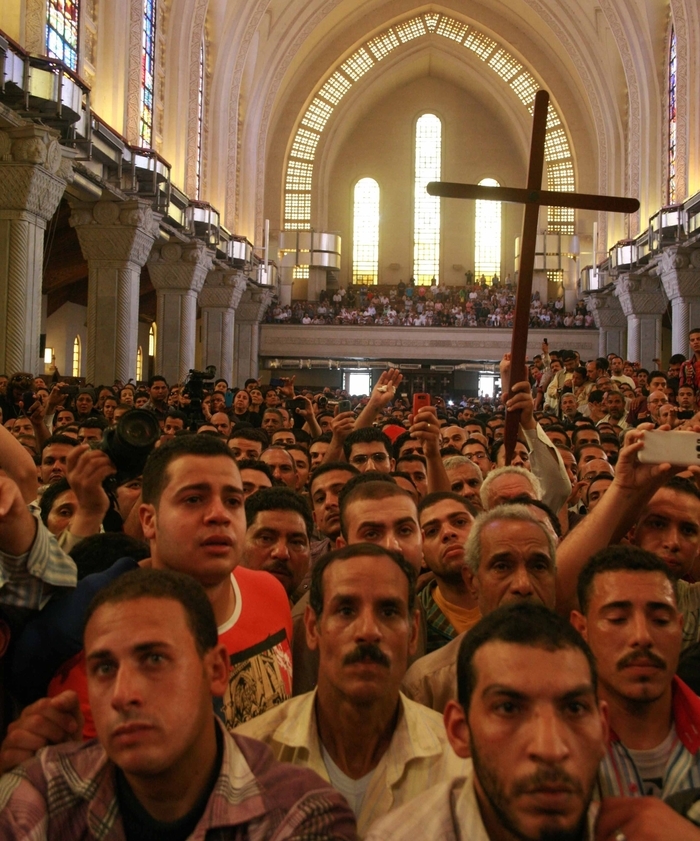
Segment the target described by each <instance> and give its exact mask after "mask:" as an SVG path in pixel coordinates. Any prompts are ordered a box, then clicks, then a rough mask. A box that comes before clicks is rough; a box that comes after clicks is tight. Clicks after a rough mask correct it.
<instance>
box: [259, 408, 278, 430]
mask: <svg viewBox="0 0 700 841" xmlns="http://www.w3.org/2000/svg"><path fill="white" fill-rule="evenodd" d="M261 427H262V428H263V429H264V430H265V432H267V434H268V435H272V433H273V432H276V431H277V430H278V429H282V418H281V417H280V416H279V415H278V414H277V412H265V414H264V415H263V419H262V424H261Z"/></svg>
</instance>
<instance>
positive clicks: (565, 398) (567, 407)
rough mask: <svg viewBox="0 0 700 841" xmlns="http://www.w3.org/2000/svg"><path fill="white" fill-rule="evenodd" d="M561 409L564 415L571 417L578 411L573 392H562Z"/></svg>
mask: <svg viewBox="0 0 700 841" xmlns="http://www.w3.org/2000/svg"><path fill="white" fill-rule="evenodd" d="M561 410H562V413H563V414H565V415H570V416H571V417H573V416H574V415H575V414H576V412H577V411H578V404H577V402H576V398H575V397H574V395H573V394H562V397H561Z"/></svg>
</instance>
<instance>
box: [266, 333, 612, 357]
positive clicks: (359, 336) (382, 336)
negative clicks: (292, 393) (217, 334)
mask: <svg viewBox="0 0 700 841" xmlns="http://www.w3.org/2000/svg"><path fill="white" fill-rule="evenodd" d="M511 338H512V330H510V329H508V328H498V327H483V328H482V327H381V326H374V325H368V326H364V327H360V326H350V325H298V324H262V325H261V326H260V356H261V358H262V360H267V361H269V360H273V359H297V360H313V359H324V360H338V361H352V362H358V363H359V362H360V361H365V362H368V361H372V360H377V359H391V360H392V361H395V362H396V363H397V364H398V363H401V362H406V363H416V364H420V363H425V364H445V365H459V364H463V363H494V362H498V361H499V360H500V359H501V357H502V356H503V354H504V353H509V352H510V347H511ZM545 338H546V339H547V340H548V341H549V346H550V347H551V348H559V349H563V348H567V349H571V350H575V351H578V353H579V354H580V355H581V359H584V360H585V359H595V358H596V357H597V356H598V330H595V329H583V328H582V329H570V328H569V329H564V330H562V329H559V330H552V329H547V328H537V329H530V331H529V333H528V344H527V355H528V358H530V359H532V358H533V357H534V356H535V355H537V354H541V353H542V341H543V340H544V339H545Z"/></svg>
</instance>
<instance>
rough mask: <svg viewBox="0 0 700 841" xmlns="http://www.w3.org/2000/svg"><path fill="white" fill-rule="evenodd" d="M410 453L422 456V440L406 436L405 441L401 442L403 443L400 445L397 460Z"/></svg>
mask: <svg viewBox="0 0 700 841" xmlns="http://www.w3.org/2000/svg"><path fill="white" fill-rule="evenodd" d="M410 455H417V456H422V455H423V442H422V441H416V439H415V438H408V439H407V440H406V441H404V442H403V444H402V445H401V449H400V450H399V461H400V460H401V459H402V458H403V457H404V456H410Z"/></svg>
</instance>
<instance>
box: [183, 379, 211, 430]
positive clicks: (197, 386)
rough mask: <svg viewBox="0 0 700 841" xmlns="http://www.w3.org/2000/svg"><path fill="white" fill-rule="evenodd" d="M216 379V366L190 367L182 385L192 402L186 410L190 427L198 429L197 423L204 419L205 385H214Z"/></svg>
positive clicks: (184, 392)
mask: <svg viewBox="0 0 700 841" xmlns="http://www.w3.org/2000/svg"><path fill="white" fill-rule="evenodd" d="M215 380H216V366H215V365H207V367H206V368H205V369H204V370H203V371H196V370H195V369H194V368H190V372H189V374H188V375H187V379H186V380H185V382H184V384H183V386H182V393H183V394H185V395H187V396H188V397H189V398H190V404H189V406H188V407H187V409H186V410H185V411H186V413H187V416H188V420H189V425H190V429H191V430H192V431H193V432H196V430H197V424H198V423H199V422H200V421H201V419H202V400H203V399H204V388H205V386H213V385H214V382H215Z"/></svg>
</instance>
